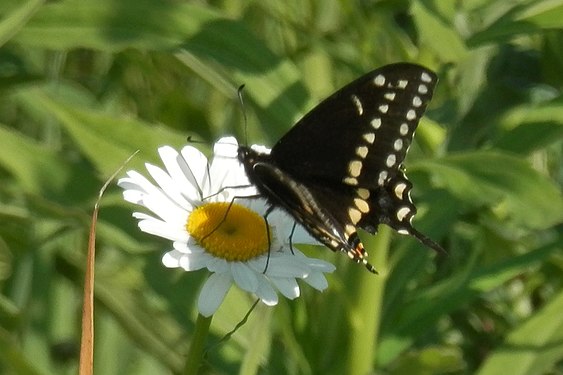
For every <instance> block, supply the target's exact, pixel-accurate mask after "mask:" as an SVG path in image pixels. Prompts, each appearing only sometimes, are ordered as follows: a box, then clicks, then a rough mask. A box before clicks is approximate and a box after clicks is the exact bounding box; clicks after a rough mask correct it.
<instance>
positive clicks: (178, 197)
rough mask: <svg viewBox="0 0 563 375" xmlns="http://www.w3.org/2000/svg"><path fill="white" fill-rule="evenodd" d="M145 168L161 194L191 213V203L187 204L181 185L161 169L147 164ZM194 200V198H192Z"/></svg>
mask: <svg viewBox="0 0 563 375" xmlns="http://www.w3.org/2000/svg"><path fill="white" fill-rule="evenodd" d="M146 167H147V171H148V172H149V174H150V175H151V176H152V178H153V179H154V181H155V182H156V183H157V184H158V185H159V186H160V188H161V189H162V191H163V193H164V194H166V196H168V198H170V200H171V201H173V202H174V203H176V204H177V205H178V206H179V207H182V208H183V209H185V210H187V211H193V205H192V203H190V202H188V201H187V200H186V199H185V198H184V196H183V195H182V193H181V191H180V186H182V185H180V184H179V183H178V182H177V181H175V180H173V179H172V178H171V177H170V175H168V173H166V172H165V171H163V170H162V169H160V168H158V167H156V166H154V165H152V164H148V163H147V164H146ZM194 198H196V197H195V196H194ZM192 202H193V200H192Z"/></svg>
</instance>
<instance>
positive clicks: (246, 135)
mask: <svg viewBox="0 0 563 375" xmlns="http://www.w3.org/2000/svg"><path fill="white" fill-rule="evenodd" d="M243 90H244V84H242V85H240V86H239V87H238V90H237V95H238V101H239V103H240V109H241V111H242V117H243V119H244V144H245V145H247V144H248V131H247V128H248V119H247V118H246V109H245V106H244V96H243V95H242V91H243Z"/></svg>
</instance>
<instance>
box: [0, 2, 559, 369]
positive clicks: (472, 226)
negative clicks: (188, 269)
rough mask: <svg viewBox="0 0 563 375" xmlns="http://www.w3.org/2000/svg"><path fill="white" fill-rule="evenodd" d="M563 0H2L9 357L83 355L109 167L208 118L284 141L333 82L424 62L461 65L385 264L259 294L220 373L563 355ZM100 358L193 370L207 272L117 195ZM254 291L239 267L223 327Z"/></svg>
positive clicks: (423, 131)
mask: <svg viewBox="0 0 563 375" xmlns="http://www.w3.org/2000/svg"><path fill="white" fill-rule="evenodd" d="M562 29H563V1H560V0H556V1H553V0H527V1H511V2H507V1H502V0H493V1H481V0H473V1H461V2H460V1H438V0H404V1H385V0H382V1H350V2H344V1H336V0H323V1H319V0H310V1H297V0H290V1H285V2H277V1H269V0H266V1H261V2H248V1H237V0H226V1H210V2H180V1H159V0H142V1H138V0H119V1H117V0H114V1H112V0H100V1H84V0H60V1H48V2H47V1H41V0H26V1H19V0H6V1H2V2H1V3H0V95H1V96H2V100H1V101H0V179H1V180H0V181H1V184H0V372H2V373H6V374H66V373H68V374H70V373H76V369H77V350H78V342H79V336H80V329H79V322H80V314H81V288H82V282H83V276H84V275H83V271H84V266H85V254H86V240H87V233H88V225H89V220H90V218H89V215H90V212H91V211H92V208H93V202H94V200H95V198H96V196H97V191H98V189H99V188H100V187H101V185H102V181H103V179H104V176H108V175H110V174H111V173H112V172H113V171H114V170H115V169H116V168H117V167H118V166H119V165H120V164H121V163H122V162H123V160H124V159H125V158H126V157H127V156H128V155H130V154H131V153H132V152H133V151H134V150H136V149H139V150H141V153H140V155H139V156H137V158H136V159H135V160H134V161H133V162H132V163H131V165H130V167H131V168H135V169H137V170H142V168H143V163H144V162H146V161H149V162H151V163H158V159H157V153H156V148H157V147H158V146H160V145H164V144H169V145H172V146H174V147H180V146H181V145H182V144H184V143H185V140H186V137H187V136H188V135H192V136H194V137H195V139H198V140H204V141H206V142H209V144H211V142H212V141H213V140H215V139H216V138H218V137H219V136H221V135H225V134H229V133H230V134H235V135H238V136H239V139H243V140H244V139H245V138H243V137H244V135H245V126H244V120H243V116H242V115H241V111H240V105H239V102H238V100H237V95H236V89H237V87H238V86H239V85H240V84H242V83H245V84H246V89H245V91H244V94H245V99H246V102H245V107H244V110H245V111H246V112H247V115H248V124H247V130H248V134H247V137H248V140H249V143H265V144H268V145H272V144H273V142H274V141H275V140H276V139H277V138H278V137H279V136H280V135H281V134H283V133H284V132H285V131H287V129H288V128H289V127H290V126H291V125H292V123H293V122H294V121H295V120H296V119H298V118H299V116H300V115H302V114H304V113H305V112H306V111H307V110H308V109H310V108H311V106H312V105H313V104H314V103H315V102H317V101H318V100H320V99H321V98H322V97H324V96H326V95H328V94H330V93H331V92H332V91H333V90H334V89H336V88H338V87H339V86H341V85H343V84H345V83H346V82H348V81H350V80H352V79H353V78H355V77H357V76H359V75H361V74H362V73H364V72H367V71H369V70H371V69H373V68H375V67H377V66H380V65H383V64H386V63H392V62H396V61H411V62H418V63H420V64H422V65H426V66H428V67H429V68H431V69H433V70H435V71H436V72H437V73H438V75H439V77H440V82H439V85H438V89H437V92H436V94H435V98H434V100H433V102H432V103H431V105H430V108H429V110H428V114H427V116H426V118H425V119H424V120H423V121H422V124H421V126H420V128H419V129H418V131H417V135H416V141H415V144H413V147H411V150H410V154H409V156H408V158H407V161H406V163H405V164H406V167H407V169H408V172H409V176H410V177H411V179H412V180H413V182H414V185H415V188H414V190H413V195H414V200H415V202H416V203H417V205H418V207H419V215H418V216H417V217H416V219H415V222H416V225H417V227H420V229H421V230H422V231H424V232H426V233H428V234H429V235H431V237H433V238H435V239H437V240H439V241H440V242H441V243H442V244H444V246H445V247H446V248H447V250H448V253H449V255H448V256H441V255H436V254H431V253H430V252H428V251H427V250H426V249H423V248H421V246H420V245H418V244H417V243H415V241H413V240H412V239H409V238H406V237H401V236H399V235H397V234H394V233H391V232H390V231H388V230H386V229H383V228H381V230H380V234H379V235H378V236H376V237H371V236H369V235H367V236H364V239H365V243H366V246H367V248H368V250H369V251H370V254H371V261H372V263H373V264H374V265H375V266H376V267H377V268H378V270H379V271H380V275H379V276H373V275H370V274H368V273H367V272H366V271H365V270H363V269H361V268H360V267H358V266H356V265H354V264H350V263H351V262H349V261H348V260H347V259H345V257H343V256H342V255H341V254H331V253H330V252H328V251H326V250H322V249H319V248H314V247H312V248H310V249H309V248H307V249H305V250H307V251H308V252H309V254H311V255H315V256H319V257H323V256H324V257H326V258H327V259H330V260H331V261H333V262H336V263H337V267H338V268H337V271H336V272H335V273H334V274H333V275H331V276H330V278H329V288H328V290H327V291H326V292H325V293H323V294H319V293H316V292H314V291H312V290H311V289H310V288H307V286H303V288H302V289H303V290H302V291H303V296H302V297H301V298H299V299H297V300H295V301H281V302H280V304H279V305H278V306H276V307H275V308H268V307H265V306H262V305H259V306H258V308H257V309H256V310H255V311H254V312H253V314H251V316H250V318H249V320H248V322H247V323H246V324H245V325H244V326H243V327H242V328H241V329H240V330H238V331H237V332H236V333H235V334H234V335H233V336H232V338H231V339H230V340H229V341H227V342H225V343H222V344H221V345H219V346H217V347H214V348H212V349H211V350H210V351H209V352H208V353H207V355H206V363H205V366H204V368H203V369H202V373H209V374H233V373H237V372H238V373H240V374H258V373H260V374H321V373H322V374H368V373H381V374H466V373H478V374H480V375H489V374H501V373H510V374H561V373H563V314H561V311H562V310H563V289H562V284H561V275H562V274H563V273H562V271H563V270H562V268H563V258H562V253H561V249H563V231H562V228H563V198H562V194H561V185H562V183H563V96H562V94H561V90H562V89H563V78H562V76H561V72H562V71H563V31H562ZM102 202H103V204H102V208H101V213H100V222H99V229H98V258H97V260H96V265H97V269H96V273H97V275H96V276H97V278H96V319H97V320H96V335H97V336H96V358H95V370H96V373H99V374H108V375H111V374H167V373H177V372H179V371H181V369H182V368H183V366H184V364H183V360H184V357H185V354H186V352H187V348H188V346H189V343H190V338H191V334H192V333H193V330H194V324H195V319H194V317H195V313H196V308H195V301H196V299H197V295H198V290H199V287H200V285H201V283H202V281H203V280H204V279H205V277H206V275H205V273H204V272H195V273H190V274H187V273H183V272H180V271H171V270H167V269H164V267H163V266H162V265H161V263H160V257H161V255H162V254H163V252H164V251H165V250H167V249H168V248H169V247H170V244H169V243H167V242H166V241H160V240H157V239H154V238H152V237H150V236H147V235H145V234H143V233H141V232H140V231H138V229H137V228H136V226H135V221H134V219H133V218H131V217H130V213H131V211H132V207H131V206H130V205H128V204H126V203H125V202H124V201H122V199H121V194H120V191H119V189H118V188H117V187H114V188H112V189H110V191H109V193H108V194H107V195H106V196H105V197H104V199H103V201H102ZM251 304H252V298H251V297H249V296H248V295H246V294H244V293H242V292H240V291H238V290H236V289H233V290H231V292H230V293H229V295H228V296H227V300H226V301H225V303H224V304H223V305H222V307H221V309H220V310H219V311H218V313H217V314H216V315H215V316H214V318H213V322H212V325H211V336H210V343H209V344H210V345H211V344H212V343H213V342H216V341H217V340H219V339H220V337H222V336H223V335H224V334H226V333H227V332H229V331H230V330H231V329H232V328H233V327H234V326H236V324H237V323H238V322H239V321H240V319H242V318H243V317H244V315H245V313H246V311H247V310H248V308H249V307H250V305H251Z"/></svg>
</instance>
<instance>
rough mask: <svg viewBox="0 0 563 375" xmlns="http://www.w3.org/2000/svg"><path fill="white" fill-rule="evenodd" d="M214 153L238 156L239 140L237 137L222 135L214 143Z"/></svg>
mask: <svg viewBox="0 0 563 375" xmlns="http://www.w3.org/2000/svg"><path fill="white" fill-rule="evenodd" d="M213 154H214V155H215V156H219V157H225V158H234V159H236V158H237V157H238V142H237V139H236V138H235V137H232V136H231V137H222V138H219V140H217V142H215V145H213Z"/></svg>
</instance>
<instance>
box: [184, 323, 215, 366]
mask: <svg viewBox="0 0 563 375" xmlns="http://www.w3.org/2000/svg"><path fill="white" fill-rule="evenodd" d="M212 319H213V315H211V316H210V317H207V318H206V317H205V316H203V315H201V314H199V315H198V316H197V320H196V322H195V331H194V335H193V336H192V342H191V344H190V349H189V350H188V355H187V357H186V364H185V365H184V371H183V372H182V374H184V375H196V374H197V373H198V372H199V369H200V367H201V360H202V359H203V349H204V347H205V339H206V337H207V334H208V333H209V326H210V325H211V320H212Z"/></svg>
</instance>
